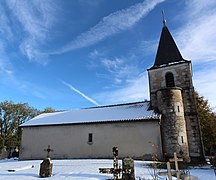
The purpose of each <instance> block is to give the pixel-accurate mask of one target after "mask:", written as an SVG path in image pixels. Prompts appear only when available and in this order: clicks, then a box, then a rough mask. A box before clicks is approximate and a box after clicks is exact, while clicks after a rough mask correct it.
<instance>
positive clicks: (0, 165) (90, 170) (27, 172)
mask: <svg viewBox="0 0 216 180" xmlns="http://www.w3.org/2000/svg"><path fill="white" fill-rule="evenodd" d="M41 162H42V160H34V161H18V160H14V159H9V160H0V179H7V180H8V179H9V180H20V179H22V180H28V179H29V180H31V179H41V178H39V169H40V163H41ZM120 162H121V161H119V163H120ZM112 163H113V161H112V160H95V159H76V160H53V176H52V177H50V178H45V179H50V180H53V179H58V180H62V179H64V180H65V179H73V180H82V179H88V180H105V179H109V178H111V177H112V175H108V174H100V173H99V170H98V169H99V168H107V167H108V168H109V167H112V166H113V164H112ZM32 166H34V167H33V168H32ZM8 170H15V172H8ZM161 171H164V170H161ZM151 173H152V170H151V169H150V168H149V167H148V166H146V162H143V161H135V176H136V179H137V180H147V179H149V180H150V179H152V176H151ZM190 174H191V175H194V176H197V177H198V178H199V180H216V177H215V174H214V171H213V169H211V168H210V167H202V168H198V167H197V168H193V169H190ZM159 179H161V180H165V179H166V178H165V177H160V178H159Z"/></svg>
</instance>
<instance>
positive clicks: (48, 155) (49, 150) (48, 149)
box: [44, 145, 53, 158]
mask: <svg viewBox="0 0 216 180" xmlns="http://www.w3.org/2000/svg"><path fill="white" fill-rule="evenodd" d="M44 151H47V158H49V157H50V152H53V149H50V145H48V148H47V149H44Z"/></svg>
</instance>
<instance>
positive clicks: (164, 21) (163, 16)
mask: <svg viewBox="0 0 216 180" xmlns="http://www.w3.org/2000/svg"><path fill="white" fill-rule="evenodd" d="M162 18H163V25H164V27H165V26H166V19H165V15H164V10H162Z"/></svg>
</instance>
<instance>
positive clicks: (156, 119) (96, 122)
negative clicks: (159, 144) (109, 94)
mask: <svg viewBox="0 0 216 180" xmlns="http://www.w3.org/2000/svg"><path fill="white" fill-rule="evenodd" d="M160 120H161V114H159V117H155V118H143V119H129V120H110V121H109V120H108V121H95V122H77V123H62V124H38V125H25V126H22V125H20V126H19V127H20V128H26V127H41V126H70V125H83V124H86V125H89V124H114V123H122V122H126V123H131V122H142V121H160Z"/></svg>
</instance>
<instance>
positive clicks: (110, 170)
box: [99, 147, 122, 180]
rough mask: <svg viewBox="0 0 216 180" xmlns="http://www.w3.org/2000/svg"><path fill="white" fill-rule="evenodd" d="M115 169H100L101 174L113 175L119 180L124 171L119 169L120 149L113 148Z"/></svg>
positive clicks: (115, 179)
mask: <svg viewBox="0 0 216 180" xmlns="http://www.w3.org/2000/svg"><path fill="white" fill-rule="evenodd" d="M113 156H114V157H113V168H99V172H100V173H106V174H113V179H114V180H118V179H119V177H118V176H119V175H120V173H121V172H122V169H121V168H119V167H118V148H117V147H113Z"/></svg>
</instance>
